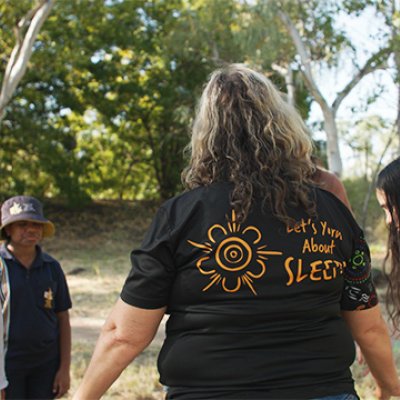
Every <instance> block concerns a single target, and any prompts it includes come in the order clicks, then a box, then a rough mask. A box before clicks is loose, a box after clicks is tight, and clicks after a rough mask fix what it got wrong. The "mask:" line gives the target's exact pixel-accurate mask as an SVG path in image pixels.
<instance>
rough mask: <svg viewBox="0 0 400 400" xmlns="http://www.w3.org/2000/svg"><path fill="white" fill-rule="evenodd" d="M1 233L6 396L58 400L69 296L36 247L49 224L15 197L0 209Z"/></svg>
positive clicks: (56, 268) (50, 230) (67, 354)
mask: <svg viewBox="0 0 400 400" xmlns="http://www.w3.org/2000/svg"><path fill="white" fill-rule="evenodd" d="M0 233H1V237H2V239H3V240H4V242H3V243H2V245H1V246H0V256H1V258H2V259H3V260H4V263H3V265H4V271H2V277H3V280H2V284H1V292H2V293H1V297H2V298H3V299H4V301H3V319H4V321H5V324H4V325H5V326H4V331H5V348H6V356H5V368H6V375H7V379H8V383H9V384H8V387H7V388H6V398H7V399H28V398H30V399H53V398H59V397H61V396H63V395H64V394H65V393H66V392H67V391H68V389H69V386H70V371H69V369H70V360H71V327H70V322H69V311H68V310H69V309H70V308H71V298H70V295H69V291H68V286H67V283H66V280H65V276H64V273H63V271H62V269H61V266H60V264H59V263H58V261H57V260H55V259H54V258H53V257H51V256H50V255H48V254H47V253H45V252H43V251H42V249H41V247H40V246H39V242H40V240H41V239H42V238H44V237H49V236H52V235H53V234H54V225H53V223H52V222H50V221H49V220H48V219H46V218H45V217H44V215H43V209H42V204H41V203H40V202H39V201H38V200H37V199H35V198H33V197H29V196H15V197H12V198H10V199H8V200H6V201H5V202H4V203H3V205H2V207H1V227H0Z"/></svg>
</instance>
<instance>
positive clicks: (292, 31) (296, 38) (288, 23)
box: [278, 10, 329, 109]
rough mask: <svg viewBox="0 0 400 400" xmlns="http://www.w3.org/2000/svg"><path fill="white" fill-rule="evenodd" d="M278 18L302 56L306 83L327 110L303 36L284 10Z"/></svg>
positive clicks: (280, 11) (316, 99)
mask: <svg viewBox="0 0 400 400" xmlns="http://www.w3.org/2000/svg"><path fill="white" fill-rule="evenodd" d="M278 16H279V18H280V19H281V21H282V22H283V24H284V25H285V27H286V29H287V31H288V33H289V35H290V36H291V38H292V40H293V43H294V45H295V47H296V51H297V53H298V55H299V56H300V59H301V64H302V67H303V69H302V73H303V76H304V80H305V83H306V85H307V87H308V89H309V90H310V92H311V94H312V95H313V97H314V99H315V101H317V103H319V104H320V106H321V108H325V109H326V108H327V107H329V106H328V103H327V102H326V100H325V98H324V96H323V95H322V93H321V92H320V91H319V89H318V86H317V84H316V83H315V80H314V78H313V75H312V71H311V56H310V51H309V49H308V48H307V47H306V45H305V44H304V42H303V41H302V40H301V36H300V33H299V31H298V30H297V28H296V27H295V26H294V24H293V22H292V20H291V19H290V17H289V16H288V15H287V14H286V13H284V12H283V11H282V10H279V11H278Z"/></svg>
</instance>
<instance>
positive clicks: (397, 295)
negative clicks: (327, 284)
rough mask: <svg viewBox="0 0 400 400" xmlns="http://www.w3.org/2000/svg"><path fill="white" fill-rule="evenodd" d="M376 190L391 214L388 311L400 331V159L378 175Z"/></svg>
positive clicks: (387, 256)
mask: <svg viewBox="0 0 400 400" xmlns="http://www.w3.org/2000/svg"><path fill="white" fill-rule="evenodd" d="M376 188H377V189H378V190H379V191H381V193H382V194H383V196H384V198H385V208H386V210H387V212H388V213H389V214H390V221H391V222H390V224H389V238H388V252H387V254H386V258H385V268H386V261H387V260H388V259H389V258H390V260H391V269H390V271H389V273H388V275H389V286H388V296H387V302H386V305H387V309H388V312H389V316H390V318H391V319H392V321H393V324H394V326H395V327H396V329H397V330H398V331H400V226H399V220H400V157H399V158H397V159H395V160H394V161H392V162H391V163H390V164H388V165H387V166H386V167H385V168H384V169H383V170H382V171H381V172H380V173H379V175H378V179H377V183H376Z"/></svg>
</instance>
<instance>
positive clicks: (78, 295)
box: [44, 203, 400, 400]
mask: <svg viewBox="0 0 400 400" xmlns="http://www.w3.org/2000/svg"><path fill="white" fill-rule="evenodd" d="M155 209H156V205H155V204H146V205H145V206H143V205H136V204H126V203H124V204H116V203H99V204H98V205H97V207H94V206H90V207H88V208H86V209H84V210H82V211H71V210H67V209H60V208H59V207H56V206H55V205H53V206H52V207H50V212H48V213H47V214H48V217H49V218H50V219H51V220H53V221H54V222H55V224H56V227H57V232H56V236H55V238H54V239H51V240H49V241H46V242H44V248H45V250H46V251H48V252H49V253H50V254H52V255H53V256H54V257H56V258H57V259H58V260H59V261H60V262H61V264H62V266H63V269H64V271H65V272H66V275H67V280H68V284H69V287H70V292H71V296H72V301H73V309H72V310H71V317H72V318H76V317H80V318H81V317H84V318H95V319H105V318H106V317H107V315H108V314H109V312H110V310H111V308H112V306H113V304H114V303H115V301H116V300H117V299H118V297H119V293H120V290H121V288H122V285H123V282H124V280H125V278H126V276H127V274H128V272H129V269H130V260H129V254H130V251H131V250H132V249H133V248H134V247H137V246H138V245H139V244H140V242H141V240H142V236H143V233H144V231H145V230H146V228H147V226H148V225H149V224H150V221H151V218H152V216H153V215H154V211H155ZM46 210H47V208H46ZM371 251H372V254H373V256H374V259H373V264H374V266H376V267H378V268H380V266H381V264H382V259H383V257H384V255H385V244H384V243H373V244H372V245H371ZM78 269H79V270H80V271H81V272H79V273H77V274H75V273H74V271H75V272H76V271H78ZM94 345H95V343H94V340H93V339H91V340H75V341H74V343H73V347H72V368H71V377H72V383H71V390H70V394H69V395H68V396H66V397H65V398H66V399H70V398H71V394H72V393H74V392H75V390H76V388H77V386H78V384H79V382H80V380H81V379H82V376H83V373H84V371H85V369H86V367H87V365H88V363H89V361H90V357H91V354H92V352H93V349H94ZM160 345H161V342H160V340H158V341H154V342H153V343H152V344H151V345H150V346H149V348H148V349H146V351H145V352H143V354H141V355H140V356H139V357H138V358H137V359H136V360H135V362H134V363H132V364H131V365H130V366H129V367H128V368H127V369H126V370H125V371H124V372H123V373H122V375H121V376H120V378H119V379H118V380H117V381H116V382H115V383H114V385H112V387H111V388H110V389H109V390H108V392H107V393H106V395H105V396H104V397H103V398H104V399H130V400H132V399H133V400H161V399H163V398H164V396H163V389H162V387H161V385H160V383H159V382H158V373H157V369H156V358H157V354H158V351H159V349H160ZM399 346H400V342H396V343H395V345H394V347H395V355H396V364H397V365H398V366H399V367H400V348H398V347H399ZM352 371H353V375H354V378H355V381H356V388H357V391H358V393H359V395H360V396H361V398H362V399H374V398H375V396H374V382H373V379H372V377H371V375H370V374H368V375H365V373H366V371H365V366H363V365H360V364H358V363H355V364H354V365H353V367H352Z"/></svg>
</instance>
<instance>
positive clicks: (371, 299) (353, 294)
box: [341, 230, 378, 311]
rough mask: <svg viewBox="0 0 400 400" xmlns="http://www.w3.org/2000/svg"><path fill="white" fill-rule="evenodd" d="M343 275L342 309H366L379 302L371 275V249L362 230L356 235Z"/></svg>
mask: <svg viewBox="0 0 400 400" xmlns="http://www.w3.org/2000/svg"><path fill="white" fill-rule="evenodd" d="M343 277H344V287H343V293H342V299H341V309H342V310H346V311H355V310H364V309H368V308H372V307H374V306H376V305H377V304H378V298H377V295H376V291H375V287H374V284H373V283H372V277H371V256H370V251H369V247H368V244H367V242H366V241H365V239H364V235H363V233H362V231H361V230H359V232H358V234H357V236H356V237H355V240H354V245H353V251H352V255H351V257H350V260H349V261H348V263H347V265H346V268H345V269H344V272H343Z"/></svg>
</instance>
